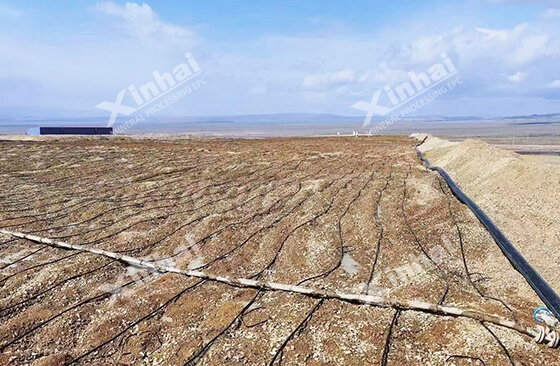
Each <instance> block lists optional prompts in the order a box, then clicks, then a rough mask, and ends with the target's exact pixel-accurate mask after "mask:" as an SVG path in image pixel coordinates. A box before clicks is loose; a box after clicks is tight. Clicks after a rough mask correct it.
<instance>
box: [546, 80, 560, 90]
mask: <svg viewBox="0 0 560 366" xmlns="http://www.w3.org/2000/svg"><path fill="white" fill-rule="evenodd" d="M546 86H547V87H549V88H553V89H560V79H556V80H554V81H551V82H550V83H548V84H547V85H546Z"/></svg>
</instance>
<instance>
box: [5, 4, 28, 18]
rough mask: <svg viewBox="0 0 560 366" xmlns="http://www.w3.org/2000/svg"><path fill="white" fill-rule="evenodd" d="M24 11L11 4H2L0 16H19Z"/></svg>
mask: <svg viewBox="0 0 560 366" xmlns="http://www.w3.org/2000/svg"><path fill="white" fill-rule="evenodd" d="M22 15H23V12H22V11H21V10H19V9H16V8H14V7H12V6H10V5H6V4H0V18H19V17H21V16H22Z"/></svg>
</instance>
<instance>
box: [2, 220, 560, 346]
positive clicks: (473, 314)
mask: <svg viewBox="0 0 560 366" xmlns="http://www.w3.org/2000/svg"><path fill="white" fill-rule="evenodd" d="M0 234H5V235H9V236H13V237H16V238H22V239H27V240H30V241H33V242H36V243H42V244H46V245H49V246H51V247H56V248H62V249H69V250H77V251H81V252H89V253H93V254H97V255H102V256H105V257H108V258H113V259H116V260H119V261H121V262H125V263H128V264H132V265H135V266H139V267H144V268H150V269H154V270H156V271H159V272H164V273H165V272H166V273H178V274H181V275H184V276H188V277H196V278H200V279H204V280H208V281H215V282H220V283H224V284H227V285H230V286H235V287H248V288H254V289H258V290H265V291H283V292H291V293H297V294H302V295H306V296H312V297H317V298H323V299H338V300H342V301H345V302H351V303H355V304H362V305H371V306H376V307H382V308H393V309H400V310H412V311H421V312H427V313H431V314H438V315H448V316H456V317H465V318H471V319H475V320H478V321H481V322H487V323H491V324H495V325H498V326H502V327H505V328H509V329H512V330H516V331H518V332H520V333H523V334H525V335H528V336H531V337H534V338H535V339H536V340H541V338H542V340H541V342H543V341H544V340H545V338H547V340H550V339H558V334H556V335H552V334H550V332H548V331H546V332H543V330H540V329H535V328H529V327H524V326H522V325H520V324H517V323H516V322H513V321H510V320H507V319H503V318H500V317H498V316H495V315H490V314H485V313H482V312H479V311H475V310H463V309H459V308H456V307H450V306H442V305H436V304H431V303H426V302H421V301H406V300H405V301H395V300H391V299H388V298H386V297H382V296H371V295H363V294H351V293H344V292H340V291H330V290H320V289H313V288H308V287H303V286H296V285H287V284H282V283H276V282H264V281H257V280H252V279H248V278H230V277H226V276H215V275H212V274H209V273H205V272H201V271H192V270H182V269H179V268H176V267H172V266H165V265H160V264H157V263H155V262H150V261H145V260H142V259H138V258H134V257H130V256H127V255H122V254H119V253H115V252H110V251H107V250H103V249H98V248H89V247H85V246H83V245H74V244H69V243H65V242H62V241H54V240H52V239H48V238H42V237H39V236H35V235H28V234H23V233H18V232H11V231H8V230H3V229H0ZM554 344H555V345H557V342H554Z"/></svg>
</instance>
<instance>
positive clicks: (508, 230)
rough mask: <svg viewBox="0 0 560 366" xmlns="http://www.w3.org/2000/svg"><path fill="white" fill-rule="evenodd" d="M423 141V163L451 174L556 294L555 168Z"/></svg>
mask: <svg viewBox="0 0 560 366" xmlns="http://www.w3.org/2000/svg"><path fill="white" fill-rule="evenodd" d="M413 137H416V138H417V139H419V140H421V141H422V140H424V137H426V135H425V134H415V135H413ZM427 137H428V138H427V139H426V141H425V142H424V144H422V146H420V150H421V151H422V152H423V153H424V154H425V156H426V157H427V158H428V160H429V161H430V162H431V163H432V164H434V165H437V166H440V167H441V168H443V169H445V170H446V171H447V172H448V173H449V174H450V175H451V177H452V178H453V179H454V180H455V182H457V184H458V185H459V187H460V188H461V189H462V190H463V191H464V192H465V193H466V194H467V195H469V196H470V197H471V198H472V199H473V200H474V201H475V202H476V203H477V204H478V205H479V206H480V207H481V208H482V209H483V210H484V211H485V212H486V213H487V214H488V216H490V218H491V219H492V220H494V222H495V223H496V224H497V225H498V226H499V227H500V228H501V229H502V231H503V232H504V234H505V235H506V236H507V237H508V238H509V239H510V241H511V242H512V243H514V244H515V246H516V247H517V248H518V249H519V251H521V253H522V254H523V255H524V256H525V258H527V260H528V261H529V262H530V263H531V264H532V265H533V266H534V267H535V268H536V269H537V270H538V271H539V273H540V274H541V275H542V276H543V277H544V278H545V279H546V280H547V281H548V282H549V283H550V284H551V286H553V287H554V289H555V290H556V291H557V292H559V293H560V271H559V269H560V254H559V253H558V249H559V247H560V166H553V165H550V164H542V163H539V162H531V161H527V160H526V159H523V158H522V157H521V156H520V155H518V154H516V153H514V152H512V151H506V150H502V149H499V148H496V147H493V146H491V145H488V144H486V143H484V142H481V141H477V140H470V139H469V140H465V141H463V142H459V143H450V142H449V141H446V140H441V139H439V138H437V137H433V136H429V135H428V136H427Z"/></svg>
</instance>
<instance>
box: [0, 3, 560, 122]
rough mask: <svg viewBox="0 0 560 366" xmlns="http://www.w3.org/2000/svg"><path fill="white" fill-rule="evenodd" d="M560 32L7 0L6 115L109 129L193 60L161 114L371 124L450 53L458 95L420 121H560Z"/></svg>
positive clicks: (379, 7) (457, 22) (486, 20)
mask: <svg viewBox="0 0 560 366" xmlns="http://www.w3.org/2000/svg"><path fill="white" fill-rule="evenodd" d="M559 25H560V1H552V0H533V1H528V0H527V1H523V0H462V1H461V0H458V1H444V0H416V1H412V0H395V1H374V0H367V1H362V0H353V1H351V2H348V1H334V0H306V1H302V0H298V1H295V0H283V1H280V0H277V1H270V0H260V1H249V0H235V1H232V0H211V1H184V0H183V1H171V0H169V1H151V2H147V3H144V2H138V3H137V2H126V1H85V0H58V1H57V0H53V1H49V2H38V1H30V0H17V1H6V0H0V116H9V117H26V116H33V117H40V116H67V117H90V116H95V117H97V116H99V117H109V115H110V112H108V111H107V110H103V109H99V108H96V106H98V105H99V104H100V103H102V102H104V101H108V102H115V100H116V99H117V96H118V94H119V92H120V91H121V90H125V89H126V90H127V91H126V92H125V96H124V98H123V100H122V102H121V103H122V105H128V106H135V104H134V100H133V96H132V94H131V92H130V91H129V90H128V89H127V88H128V87H129V86H130V85H135V87H136V88H137V89H138V88H139V87H140V86H142V85H145V84H146V83H149V82H154V76H153V72H155V71H158V72H159V73H160V74H163V73H170V74H173V76H175V75H174V73H173V70H174V69H175V68H176V67H177V66H178V65H179V64H181V63H185V62H186V60H187V59H186V58H185V54H186V53H190V54H191V56H192V58H193V59H194V60H195V61H196V63H197V65H198V66H199V67H200V70H201V74H200V75H199V76H198V78H200V77H202V78H203V80H204V82H205V83H204V84H203V85H201V87H199V88H197V89H196V90H192V92H191V93H189V95H187V96H186V97H184V98H181V99H180V100H177V101H176V102H174V103H172V104H170V105H167V106H166V107H165V109H162V110H161V111H159V113H160V114H161V115H162V116H167V115H169V116H218V115H242V114H270V113H328V114H338V115H347V116H362V115H364V114H365V112H364V111H363V110H359V109H355V108H352V106H353V105H354V104H356V103H358V102H360V101H366V102H367V103H369V102H370V100H371V99H372V96H373V95H374V93H375V92H376V91H378V90H380V89H382V88H384V87H385V86H387V85H389V86H391V87H392V88H395V87H396V86H398V85H400V84H402V83H403V82H407V81H410V76H409V72H414V73H415V74H419V73H428V74H429V72H428V70H430V68H431V67H432V66H434V65H435V64H437V63H441V62H442V57H441V54H442V53H445V54H446V55H448V56H449V58H450V59H451V60H452V63H453V65H454V66H455V68H456V69H457V73H458V74H457V75H458V77H460V79H461V81H462V84H460V85H459V86H457V87H456V88H454V89H453V90H449V92H448V93H445V95H442V96H441V97H440V98H438V99H437V100H434V101H432V102H431V103H429V104H427V105H425V106H423V107H422V108H421V109H419V110H417V111H416V112H415V113H413V114H414V115H425V116H432V115H446V116H480V117H497V116H511V115H522V114H535V113H536V114H545V113H558V112H560V67H558V64H559V62H560V26H559ZM193 81H194V79H193Z"/></svg>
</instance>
